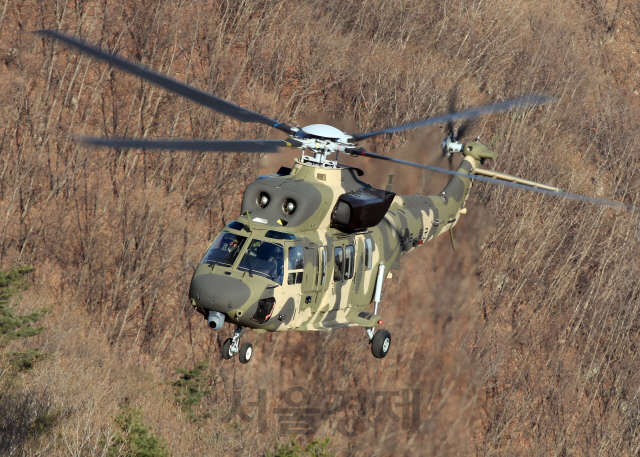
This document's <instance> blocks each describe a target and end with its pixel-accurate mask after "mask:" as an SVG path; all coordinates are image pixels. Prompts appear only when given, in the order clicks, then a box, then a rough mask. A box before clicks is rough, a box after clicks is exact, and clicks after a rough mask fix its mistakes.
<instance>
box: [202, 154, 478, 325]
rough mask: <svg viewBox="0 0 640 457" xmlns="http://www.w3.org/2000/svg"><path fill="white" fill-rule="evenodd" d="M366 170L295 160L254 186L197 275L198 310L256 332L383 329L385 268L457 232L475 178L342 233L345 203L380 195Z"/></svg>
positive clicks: (468, 161)
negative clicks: (376, 301)
mask: <svg viewBox="0 0 640 457" xmlns="http://www.w3.org/2000/svg"><path fill="white" fill-rule="evenodd" d="M476 165H477V160H476V159H474V158H473V157H470V156H466V157H465V158H464V160H463V161H462V163H461V165H460V167H459V168H458V171H459V172H462V173H465V174H467V173H472V172H473V170H474V169H475V167H476ZM287 172H288V173H287ZM361 174H362V172H360V170H358V169H355V168H350V167H340V166H339V167H338V168H324V167H322V166H318V165H315V164H308V163H303V162H302V161H301V160H300V159H296V163H295V165H294V167H293V168H292V169H291V170H290V171H289V170H288V169H287V170H285V171H284V172H283V173H280V174H278V175H270V176H267V177H262V179H258V180H257V181H255V182H253V183H251V184H250V185H249V186H247V189H246V190H245V193H244V197H243V204H242V215H241V216H240V217H238V218H237V219H236V220H235V221H233V222H231V223H230V224H228V225H227V226H226V227H225V228H224V229H223V231H222V232H221V234H220V235H218V237H217V238H216V239H215V240H214V242H213V243H212V244H211V245H210V247H209V249H208V250H207V253H206V254H205V256H204V258H203V260H202V262H201V263H200V264H199V266H198V267H197V269H196V271H195V273H194V275H193V278H192V281H191V287H190V291H189V297H190V298H191V302H192V304H193V306H194V307H195V308H196V309H197V310H198V311H199V312H200V313H202V314H203V315H205V317H206V316H207V314H208V312H209V310H212V311H217V312H218V313H222V314H224V315H225V319H226V320H227V321H230V322H233V323H235V324H238V325H241V326H244V327H249V328H252V329H254V330H256V331H258V332H263V331H285V330H290V329H297V330H331V329H335V328H340V327H347V326H350V325H365V324H366V322H367V320H371V321H372V322H371V325H375V322H374V321H375V320H377V318H378V316H373V315H372V314H371V313H368V312H366V309H367V308H368V307H369V305H370V303H371V301H372V298H373V294H374V288H375V282H376V276H377V273H378V268H379V266H380V265H381V264H382V263H383V264H384V266H385V268H386V270H387V271H389V270H392V269H395V268H398V266H399V261H400V258H401V256H402V255H404V254H406V253H408V252H410V251H412V250H413V249H415V248H416V247H419V246H420V245H421V244H423V243H425V242H427V241H429V240H431V239H433V238H435V237H436V236H438V235H440V234H442V233H444V232H446V231H448V230H450V229H451V228H452V227H453V226H454V225H455V224H456V223H457V221H458V218H459V217H460V213H461V211H463V208H464V205H465V202H466V200H467V198H468V196H469V192H470V189H471V179H469V178H465V177H461V176H453V177H452V178H451V180H450V181H449V182H448V184H447V186H446V187H445V188H444V189H443V191H442V192H441V193H440V194H438V195H435V196H422V195H413V196H397V195H396V196H394V197H392V198H393V201H392V202H391V205H390V206H389V208H388V210H387V211H386V212H384V213H383V214H381V215H380V217H379V218H378V219H380V220H379V222H377V224H376V225H375V226H372V227H367V228H360V229H358V230H344V229H343V230H341V229H339V228H336V223H335V221H336V219H337V218H338V217H337V216H336V212H337V210H338V207H337V204H339V201H340V197H341V196H343V195H345V194H350V195H356V196H358V195H360V194H361V193H364V194H366V190H367V189H372V188H371V187H370V186H369V185H368V184H366V183H365V182H363V181H361V180H360V179H359V175H361ZM292 204H293V206H292ZM372 208H374V207H373V206H372ZM292 209H293V210H292Z"/></svg>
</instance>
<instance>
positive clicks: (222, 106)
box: [36, 30, 293, 133]
mask: <svg viewBox="0 0 640 457" xmlns="http://www.w3.org/2000/svg"><path fill="white" fill-rule="evenodd" d="M36 33H39V34H41V35H46V36H50V37H52V38H56V39H58V40H60V41H63V42H64V43H66V44H67V45H69V46H71V47H74V48H76V49H78V50H80V51H82V52H84V53H85V54H89V55H90V56H93V57H95V58H97V59H100V60H103V61H105V62H107V63H109V64H111V65H113V66H114V67H117V68H119V69H121V70H124V71H126V72H129V73H132V74H134V75H136V76H139V77H140V78H142V79H145V80H147V81H149V82H152V83H154V84H157V85H158V86H160V87H163V88H165V89H167V90H168V91H171V92H173V93H176V94H178V95H182V96H183V97H186V98H188V99H189V100H192V101H194V102H196V103H200V104H201V105H204V106H206V107H207V108H211V109H212V110H214V111H217V112H219V113H222V114H225V115H227V116H229V117H232V118H234V119H237V120H239V121H241V122H257V123H260V124H266V125H268V126H270V127H275V128H278V129H280V130H283V131H285V132H287V133H293V132H292V131H291V128H290V126H288V125H286V124H283V123H281V122H278V121H276V120H275V119H271V118H270V117H267V116H263V115H262V114H258V113H254V112H253V111H250V110H248V109H246V108H242V107H241V106H238V105H235V104H233V103H231V102H228V101H226V100H223V99H221V98H218V97H216V96H215V95H212V94H210V93H208V92H205V91H203V90H200V89H197V88H195V87H193V86H189V85H187V84H185V83H182V82H180V81H176V80H175V79H173V78H170V77H168V76H165V75H162V74H160V73H157V72H155V71H153V70H151V69H149V68H147V67H145V66H144V65H142V64H139V63H134V62H131V61H129V60H126V59H124V58H122V57H120V56H117V55H115V54H111V53H108V52H105V51H103V50H102V49H100V48H98V47H95V46H92V45H89V44H87V43H85V42H84V41H81V40H78V39H76V38H72V37H70V36H67V35H64V34H62V33H60V32H57V31H55V30H39V31H37V32H36Z"/></svg>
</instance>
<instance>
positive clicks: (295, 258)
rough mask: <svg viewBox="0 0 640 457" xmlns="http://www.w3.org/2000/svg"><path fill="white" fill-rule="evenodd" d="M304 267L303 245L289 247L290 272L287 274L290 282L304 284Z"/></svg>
mask: <svg viewBox="0 0 640 457" xmlns="http://www.w3.org/2000/svg"><path fill="white" fill-rule="evenodd" d="M303 268H304V257H303V255H302V247H301V246H291V247H290V248H289V274H288V276H287V283H288V284H302V276H303V272H302V271H292V270H302V269H303Z"/></svg>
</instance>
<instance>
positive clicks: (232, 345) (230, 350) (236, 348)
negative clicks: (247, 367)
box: [222, 326, 253, 363]
mask: <svg viewBox="0 0 640 457" xmlns="http://www.w3.org/2000/svg"><path fill="white" fill-rule="evenodd" d="M244 329H245V328H244V327H240V326H237V327H236V329H235V330H234V331H233V338H227V339H226V340H225V342H224V344H223V345H222V358H223V359H225V360H229V359H230V358H232V357H233V356H234V355H236V354H239V359H240V363H248V362H249V360H251V355H252V354H253V346H252V345H251V343H243V344H242V346H240V336H241V335H242V332H243V331H244Z"/></svg>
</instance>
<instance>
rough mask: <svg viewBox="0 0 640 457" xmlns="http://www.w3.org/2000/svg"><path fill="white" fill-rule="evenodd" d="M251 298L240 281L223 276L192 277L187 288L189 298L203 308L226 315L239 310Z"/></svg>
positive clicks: (197, 275)
mask: <svg viewBox="0 0 640 457" xmlns="http://www.w3.org/2000/svg"><path fill="white" fill-rule="evenodd" d="M250 297H251V290H250V289H249V287H248V286H247V285H246V284H244V283H243V282H242V281H240V280H239V279H236V278H232V277H230V276H227V275H224V274H213V273H203V274H198V272H197V271H196V274H195V275H194V277H193V279H192V280H191V286H190V287H189V298H191V299H193V300H195V301H196V303H197V304H198V305H199V306H202V307H203V308H207V309H212V310H214V311H219V312H221V313H227V312H229V311H231V309H234V308H239V307H241V306H242V305H244V304H245V303H247V301H248V300H249V298H250Z"/></svg>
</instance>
